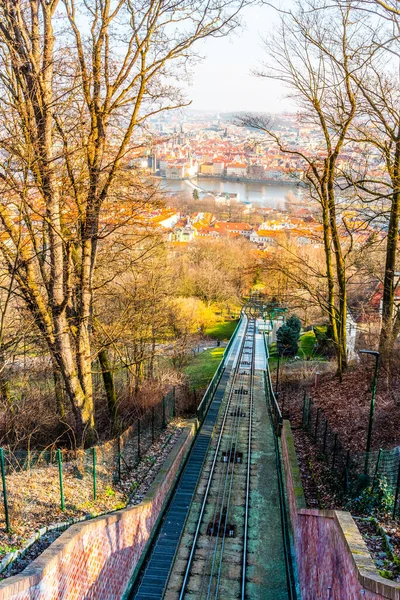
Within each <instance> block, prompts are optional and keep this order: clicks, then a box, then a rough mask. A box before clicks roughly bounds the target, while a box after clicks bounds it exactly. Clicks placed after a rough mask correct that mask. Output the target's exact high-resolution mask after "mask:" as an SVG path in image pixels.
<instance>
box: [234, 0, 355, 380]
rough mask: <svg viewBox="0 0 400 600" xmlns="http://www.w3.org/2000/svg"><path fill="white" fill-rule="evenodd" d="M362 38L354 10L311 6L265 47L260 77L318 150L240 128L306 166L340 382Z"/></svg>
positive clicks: (299, 9) (314, 0)
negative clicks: (349, 152) (275, 89)
mask: <svg viewBox="0 0 400 600" xmlns="http://www.w3.org/2000/svg"><path fill="white" fill-rule="evenodd" d="M365 38H366V30H364V28H363V24H362V18H361V17H359V19H357V20H356V19H354V13H353V9H352V7H351V3H343V4H340V3H335V2H333V3H326V2H324V0H309V1H306V2H297V3H296V5H295V8H294V9H293V10H289V11H286V12H284V13H282V12H281V14H280V27H279V28H278V29H277V32H276V33H275V34H274V35H272V36H271V37H270V38H269V39H267V40H266V49H267V53H268V56H269V60H268V62H267V64H266V68H265V70H264V71H263V72H261V73H260V75H261V76H262V77H267V78H268V79H273V80H278V81H280V82H281V83H283V84H284V85H285V86H286V87H287V88H288V89H289V96H290V97H292V98H294V100H295V102H296V104H297V106H298V107H299V109H300V113H299V127H306V128H310V127H312V128H313V129H315V130H317V131H318V133H319V136H318V142H317V143H314V145H313V146H312V147H311V146H310V147H309V148H308V149H306V150H301V149H299V148H298V146H297V145H293V144H292V143H291V142H289V141H287V140H285V137H284V136H283V135H281V134H280V132H279V131H277V130H276V129H274V128H273V126H272V124H271V123H270V122H269V120H268V119H266V118H263V117H258V116H254V115H249V116H247V117H246V118H245V119H244V120H243V121H242V122H243V123H244V124H245V125H247V126H251V127H254V128H257V129H260V130H262V131H265V132H266V133H267V134H268V135H269V136H270V138H271V139H272V140H274V142H275V143H276V144H277V146H278V148H279V150H280V151H281V152H282V153H284V154H288V155H291V156H293V157H295V158H297V160H299V161H300V162H301V163H302V165H303V171H304V182H305V183H306V184H307V187H308V190H309V194H310V196H311V198H312V199H313V200H316V201H317V202H318V203H319V205H320V207H321V222H322V226H323V241H324V250H325V263H326V265H325V266H326V283H327V313H328V316H329V322H330V326H331V328H332V332H333V338H334V342H335V346H336V355H337V362H338V374H339V375H340V376H341V374H342V372H343V370H344V369H345V368H346V366H347V344H346V321H347V273H346V258H347V254H348V253H349V252H350V251H351V242H350V244H348V245H347V246H346V245H344V244H343V233H346V234H347V236H348V234H349V233H350V231H349V229H348V227H347V225H346V222H345V220H344V219H343V218H342V215H341V213H340V209H339V208H338V198H337V179H338V177H339V175H340V161H341V153H342V152H343V149H344V147H345V144H346V142H347V140H348V133H349V130H350V128H351V126H352V123H353V121H354V119H355V116H356V114H357V103H358V96H359V91H358V85H357V84H356V83H355V81H354V79H353V78H352V76H351V75H352V73H353V72H354V71H355V70H360V62H361V61H362V57H363V55H364V53H365V50H364V48H365ZM360 77H361V75H360ZM348 237H350V239H351V236H348Z"/></svg>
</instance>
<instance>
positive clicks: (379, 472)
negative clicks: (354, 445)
mask: <svg viewBox="0 0 400 600" xmlns="http://www.w3.org/2000/svg"><path fill="white" fill-rule="evenodd" d="M302 426H303V429H305V430H306V431H307V433H308V434H309V436H310V438H311V439H312V441H313V442H314V443H315V444H316V445H317V446H318V448H319V450H320V452H321V454H322V455H323V456H324V458H325V460H326V463H327V465H328V467H329V471H330V473H331V475H332V479H333V481H334V482H335V483H336V485H337V486H338V488H339V489H340V490H342V491H343V492H344V493H345V494H347V495H349V496H351V497H355V496H357V495H358V494H359V493H360V489H361V488H362V486H361V488H360V485H359V484H360V481H361V480H362V478H364V477H367V479H368V481H369V482H370V489H374V488H375V487H376V485H377V482H378V481H381V482H382V481H383V482H384V484H385V486H386V488H387V490H388V493H389V494H390V495H391V504H392V509H391V510H392V516H393V518H396V516H399V515H400V506H399V504H400V446H398V447H396V448H392V449H390V450H382V449H379V450H374V451H371V452H368V454H366V453H365V452H350V450H349V449H348V448H346V445H345V444H344V443H343V442H342V440H341V439H340V436H339V434H338V433H337V431H335V430H334V429H333V428H332V427H331V425H330V423H329V421H328V419H327V418H326V416H325V414H324V412H323V410H322V409H321V408H320V407H318V406H316V405H315V404H314V402H313V401H312V399H311V398H310V397H309V396H308V394H307V393H305V394H304V398H303V417H302Z"/></svg>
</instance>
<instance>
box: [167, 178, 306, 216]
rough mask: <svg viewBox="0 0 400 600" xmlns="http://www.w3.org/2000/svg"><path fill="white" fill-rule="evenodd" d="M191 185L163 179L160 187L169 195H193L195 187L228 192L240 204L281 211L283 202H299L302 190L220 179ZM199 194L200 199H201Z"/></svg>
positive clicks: (277, 184)
mask: <svg viewBox="0 0 400 600" xmlns="http://www.w3.org/2000/svg"><path fill="white" fill-rule="evenodd" d="M193 183H194V184H195V185H193V184H192V183H191V181H189V180H171V179H168V180H167V179H163V180H162V183H161V187H162V188H163V189H164V190H165V191H168V192H171V193H186V194H190V195H192V194H193V190H194V189H195V187H196V185H197V186H199V188H201V189H202V190H205V191H209V192H212V191H214V192H228V193H236V194H239V196H238V200H239V201H241V202H251V203H252V204H253V205H254V204H258V205H259V206H268V207H271V208H275V209H276V208H277V209H281V208H283V207H284V203H285V200H289V201H290V200H291V201H293V202H294V203H296V204H297V203H298V202H299V201H301V199H302V197H303V190H302V189H301V188H298V187H297V186H295V185H293V186H292V185H283V184H279V183H250V182H247V181H243V182H238V181H224V180H222V179H217V178H215V179H214V178H210V179H203V178H199V179H193ZM201 195H202V194H201V193H200V197H201Z"/></svg>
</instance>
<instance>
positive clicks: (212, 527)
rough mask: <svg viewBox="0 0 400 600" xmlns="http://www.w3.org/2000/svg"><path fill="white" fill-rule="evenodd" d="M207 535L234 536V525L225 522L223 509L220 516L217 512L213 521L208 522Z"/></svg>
mask: <svg viewBox="0 0 400 600" xmlns="http://www.w3.org/2000/svg"><path fill="white" fill-rule="evenodd" d="M207 535H209V536H210V537H228V538H234V537H236V525H233V523H226V514H225V511H224V512H223V513H222V517H221V518H220V513H219V514H217V516H216V518H215V520H214V521H210V522H209V524H208V527H207Z"/></svg>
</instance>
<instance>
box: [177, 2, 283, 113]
mask: <svg viewBox="0 0 400 600" xmlns="http://www.w3.org/2000/svg"><path fill="white" fill-rule="evenodd" d="M287 3H288V2H287V1H286V2H285V4H287ZM242 14H243V28H242V29H240V30H238V32H237V33H235V34H233V35H232V36H231V37H229V38H220V39H213V38H210V39H207V40H205V41H204V42H202V44H201V45H199V46H198V47H197V50H198V51H199V52H200V53H201V54H202V55H203V56H205V59H204V61H202V63H201V64H199V65H197V67H196V69H195V71H194V73H193V78H192V79H193V82H192V85H191V86H190V87H188V89H187V96H188V98H189V99H191V100H192V101H193V103H192V106H191V108H194V109H199V110H201V109H204V110H209V109H210V110H218V111H238V110H248V111H266V112H281V111H283V110H291V109H292V108H293V106H292V105H291V104H290V103H289V101H288V100H285V99H284V96H285V90H284V89H282V88H281V87H280V86H279V83H276V82H272V81H270V80H267V79H263V78H258V77H256V76H254V75H252V73H251V71H252V70H253V69H257V68H260V65H261V63H262V61H263V59H264V57H265V53H264V49H263V41H262V40H263V38H265V37H266V36H267V35H268V32H269V31H271V27H272V25H273V23H274V22H275V23H276V22H277V14H276V12H275V11H274V10H273V9H272V8H270V7H267V6H261V7H260V6H252V7H248V8H246V9H245V10H244V11H243V13H242Z"/></svg>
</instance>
